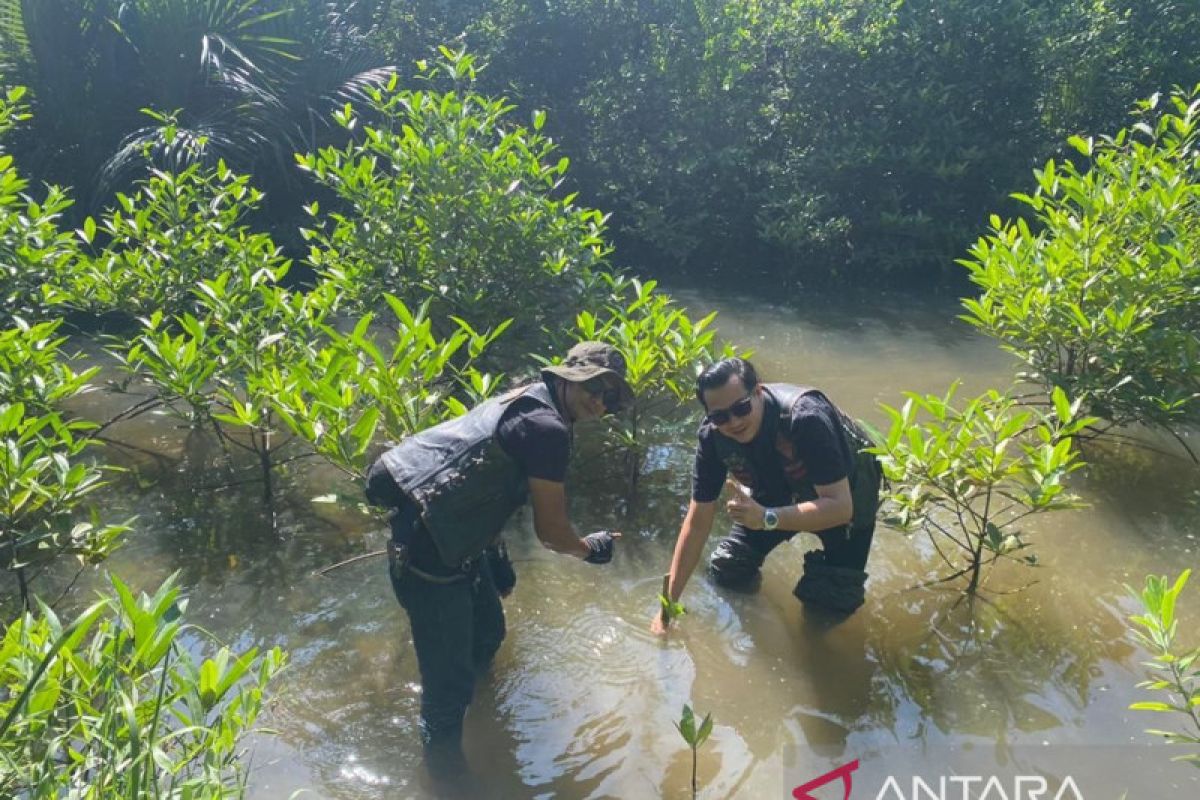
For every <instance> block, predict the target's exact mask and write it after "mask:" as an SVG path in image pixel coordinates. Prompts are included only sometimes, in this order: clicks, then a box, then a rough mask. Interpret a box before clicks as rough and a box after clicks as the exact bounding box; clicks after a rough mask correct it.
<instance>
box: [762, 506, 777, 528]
mask: <svg viewBox="0 0 1200 800" xmlns="http://www.w3.org/2000/svg"><path fill="white" fill-rule="evenodd" d="M778 524H779V515H778V514H776V513H775V512H774V511H771V510H769V509H768V510H767V511H764V512H763V525H765V526H766V528H767V530H772V529H774V527H775V526H776V525H778Z"/></svg>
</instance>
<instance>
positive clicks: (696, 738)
mask: <svg viewBox="0 0 1200 800" xmlns="http://www.w3.org/2000/svg"><path fill="white" fill-rule="evenodd" d="M675 730H677V731H679V735H680V736H682V737H683V740H684V741H685V742H687V745H688V747H689V748H690V749H691V751H692V799H693V800H695V797H696V793H697V792H698V791H699V787H698V786H697V784H696V764H697V761H698V751H699V749H700V746H701V745H703V744H704V742H705V741H707V740H708V736H709V734H711V733H712V714H705V715H704V721H703V722H701V723H700V727H699V728H697V727H696V715H695V714H694V713H693V712H692V707H691V706H689V705H688V704H687V703H684V705H683V713H682V714H681V715H680V717H679V722H676V723H675Z"/></svg>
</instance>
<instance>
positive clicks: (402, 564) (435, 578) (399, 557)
mask: <svg viewBox="0 0 1200 800" xmlns="http://www.w3.org/2000/svg"><path fill="white" fill-rule="evenodd" d="M387 551H388V564H389V566H390V567H391V569H392V570H393V571H394V572H395V573H396V574H397V575H399V574H400V573H402V572H410V573H412V574H413V575H416V576H417V577H418V578H420V579H421V580H423V581H427V582H428V583H437V584H447V583H459V582H461V581H465V580H468V579H469V578H471V572H472V571H474V569H475V566H476V564H477V563H478V562H479V558H478V557H476V558H469V559H467V560H466V561H464V562H463V563H462V566H461V567H460V568H459V569H460V571H459V572H458V574H456V575H434V574H433V573H431V572H426V571H425V570H423V569H420V568H418V567H414V566H413V565H412V562H411V561H410V560H409V556H408V545H406V544H401V543H400V542H397V541H395V540H394V539H389V540H388V543H387Z"/></svg>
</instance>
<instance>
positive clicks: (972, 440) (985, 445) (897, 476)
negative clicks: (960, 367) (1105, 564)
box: [870, 383, 1092, 594]
mask: <svg viewBox="0 0 1200 800" xmlns="http://www.w3.org/2000/svg"><path fill="white" fill-rule="evenodd" d="M957 389H958V385H957V383H956V384H955V385H953V386H951V387H950V390H949V391H948V392H947V393H946V394H945V395H944V396H939V395H934V394H929V395H921V394H917V393H915V392H905V396H906V397H907V398H908V399H907V401H906V402H905V403H904V405H903V406H902V407H901V408H898V409H897V408H893V407H891V406H888V405H886V404H881V407H882V408H883V411H884V412H885V413H886V414H887V416H888V418H889V419H890V420H891V425H890V427H889V429H888V431H887V432H886V434H881V433H880V432H877V431H872V438H874V439H875V442H876V444H875V446H874V447H872V448H871V449H870V452H872V453H875V454H876V455H877V456H878V457H879V461H880V464H881V465H882V466H883V472H884V475H885V476H886V477H887V479H888V481H889V482H890V485H889V487H888V488H887V489H886V490H885V493H884V499H885V501H886V503H887V511H886V514H885V517H884V520H885V521H886V522H887V523H888V524H889V525H892V526H894V527H896V528H898V529H900V530H901V531H904V532H906V533H907V532H924V533H925V534H927V535H928V537H929V540H930V542H931V543H932V545H933V548H934V551H935V552H936V553H937V557H938V560H939V566H938V570H939V573H940V574H939V575H938V577H937V578H936V579H935V580H934V581H932V582H933V583H942V582H946V581H955V580H960V579H962V580H965V581H966V584H965V588H964V590H965V591H966V592H967V593H968V594H974V593H975V592H976V591H977V590H979V589H980V588H981V587H982V585H983V581H984V578H985V574H984V571H985V568H987V567H989V566H990V565H992V564H994V563H995V562H997V561H1000V560H1002V559H1003V560H1008V561H1014V562H1018V563H1024V564H1030V565H1033V564H1036V563H1037V558H1036V557H1035V556H1034V555H1032V554H1030V553H1026V552H1025V551H1027V550H1028V548H1029V547H1030V546H1031V543H1030V542H1029V540H1028V537H1027V531H1025V530H1023V525H1022V523H1023V521H1025V520H1027V519H1028V518H1029V517H1030V516H1032V515H1034V514H1041V513H1045V512H1048V511H1057V510H1062V509H1069V508H1076V507H1077V506H1078V505H1079V503H1078V501H1077V499H1076V498H1075V497H1074V496H1073V495H1072V494H1071V493H1070V492H1069V491H1068V490H1067V487H1066V485H1065V479H1066V477H1067V476H1068V475H1069V474H1070V473H1071V472H1073V471H1075V470H1077V469H1079V468H1080V467H1081V466H1083V464H1082V462H1081V461H1080V460H1079V457H1078V453H1077V451H1076V449H1075V444H1074V441H1073V440H1072V438H1071V437H1073V436H1075V435H1076V434H1077V433H1078V432H1079V431H1080V429H1082V428H1083V427H1084V426H1086V425H1088V424H1089V423H1091V422H1092V419H1091V418H1088V417H1083V416H1080V414H1079V407H1078V402H1076V403H1075V404H1071V403H1069V402H1068V401H1067V398H1066V396H1065V395H1064V394H1063V391H1062V390H1061V389H1056V390H1055V391H1054V407H1053V412H1052V413H1049V414H1045V413H1041V412H1039V411H1037V410H1035V409H1031V408H1027V407H1023V406H1020V405H1019V404H1018V403H1017V401H1016V400H1014V399H1012V398H1010V397H1007V396H1005V395H1002V394H1000V393H999V392H996V391H994V390H989V391H987V392H985V393H984V394H982V395H980V396H978V397H973V398H968V399H966V400H962V401H956V400H955V394H956V393H957Z"/></svg>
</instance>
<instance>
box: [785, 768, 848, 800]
mask: <svg viewBox="0 0 1200 800" xmlns="http://www.w3.org/2000/svg"><path fill="white" fill-rule="evenodd" d="M856 769H858V759H857V758H856V759H854V760H853V761H851V762H850V763H849V764H843V765H842V766H840V767H838V768H837V769H833V770H830V771H829V772H826V773H825V774H824V775H822V776H821V777H819V778H814V779H813V780H811V781H809V782H808V783H806V784H804V785H803V786H797V787H796V788H795V789H793V790H792V797H793V798H795V800H817V798H815V797H813V796H812V795H811V794H809V792H811V791H814V790H815V789H820V788H821V787H822V786H824V785H825V784H827V783H832V782H833V781H835V780H837V779H838V778H841V779H842V791H843V792H844V794H843V795H842V800H850V789H851V787H852V786H853V785H854V780H853V778H851V777H850V773H851V772H854V770H856Z"/></svg>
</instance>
